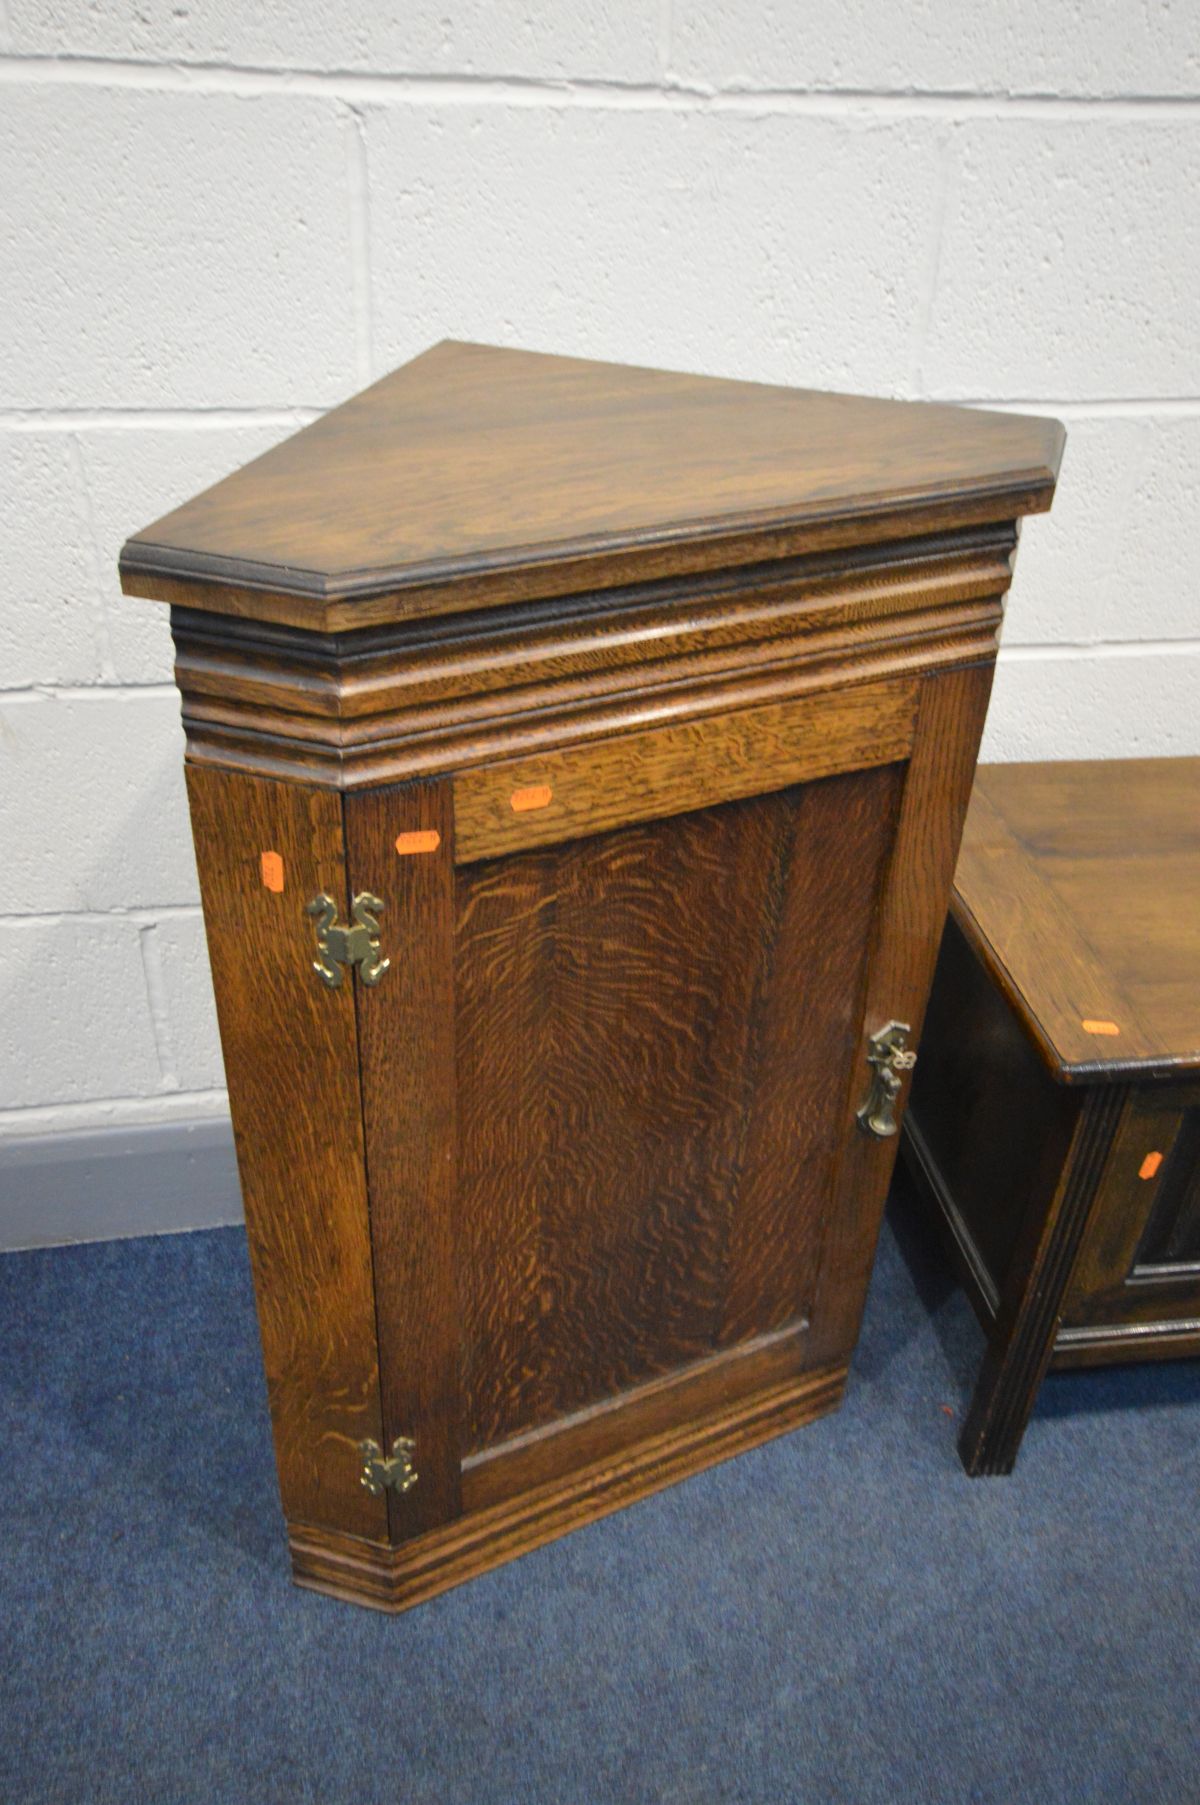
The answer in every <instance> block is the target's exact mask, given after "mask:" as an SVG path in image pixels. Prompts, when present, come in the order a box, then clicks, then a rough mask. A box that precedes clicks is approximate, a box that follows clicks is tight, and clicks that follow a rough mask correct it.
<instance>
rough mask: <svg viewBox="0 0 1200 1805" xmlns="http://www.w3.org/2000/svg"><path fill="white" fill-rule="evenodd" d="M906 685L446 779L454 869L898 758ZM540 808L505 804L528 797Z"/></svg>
mask: <svg viewBox="0 0 1200 1805" xmlns="http://www.w3.org/2000/svg"><path fill="white" fill-rule="evenodd" d="M916 697H917V685H916V683H915V681H913V680H912V679H894V680H893V681H891V682H888V683H864V684H858V685H854V686H851V687H849V688H846V689H844V690H841V691H839V692H837V693H836V694H833V695H829V694H817V695H807V696H798V697H795V698H793V699H792V700H790V701H786V702H768V703H766V704H764V705H762V706H760V707H758V708H741V709H736V710H733V711H730V712H726V713H722V714H718V715H706V716H702V717H701V718H699V719H697V720H693V721H687V722H682V723H680V724H678V725H674V726H666V727H651V728H647V729H646V730H645V731H644V732H642V733H628V734H621V735H618V736H616V737H614V738H611V739H604V740H601V741H599V742H598V743H597V744H595V745H589V746H579V747H575V748H572V749H570V750H566V751H555V752H547V753H545V754H543V755H542V756H541V757H539V758H527V759H513V760H508V761H505V762H502V763H498V764H494V765H487V766H484V767H482V768H480V769H478V770H472V771H465V772H463V773H462V774H461V775H460V776H459V777H457V778H455V780H454V803H455V812H456V817H457V821H458V840H457V846H458V857H459V859H460V860H461V861H462V862H463V863H464V864H466V863H469V862H470V861H472V860H474V859H486V858H494V857H496V856H497V855H498V854H500V853H505V852H517V851H520V850H522V849H524V848H525V847H528V846H545V845H550V844H553V843H554V842H555V841H559V840H566V839H571V838H573V837H575V836H576V835H579V834H594V833H601V832H603V831H604V830H605V829H606V828H610V827H615V826H618V825H620V826H626V825H629V824H630V823H632V822H635V821H645V820H654V819H659V818H662V817H663V816H666V815H674V814H685V813H687V812H688V811H690V810H693V809H698V808H701V807H704V806H705V805H708V804H713V803H720V802H728V801H732V800H734V799H735V798H738V797H742V796H754V795H761V794H762V793H764V792H765V791H768V790H772V789H785V788H787V787H788V786H789V785H790V784H795V783H799V782H800V781H801V780H802V779H806V778H816V777H828V776H830V775H831V774H832V773H833V772H836V771H844V770H847V769H854V768H859V767H865V766H869V765H886V764H892V763H894V762H895V761H896V760H897V759H903V758H906V757H907V756H908V751H909V747H910V746H911V744H912V734H913V718H914V715H915V713H916ZM543 790H544V791H545V792H546V795H545V800H544V802H542V799H541V797H540V795H539V804H540V806H538V807H536V808H529V807H528V805H527V804H526V806H524V807H514V805H513V797H514V795H515V796H518V797H521V796H522V795H527V794H528V792H530V791H537V792H541V791H543Z"/></svg>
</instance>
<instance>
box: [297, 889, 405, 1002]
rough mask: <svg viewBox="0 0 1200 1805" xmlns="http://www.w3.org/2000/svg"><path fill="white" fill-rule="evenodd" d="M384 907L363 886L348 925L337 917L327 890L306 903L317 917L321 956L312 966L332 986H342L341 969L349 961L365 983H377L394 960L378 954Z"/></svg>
mask: <svg viewBox="0 0 1200 1805" xmlns="http://www.w3.org/2000/svg"><path fill="white" fill-rule="evenodd" d="M382 908H383V904H382V902H381V901H380V900H379V898H378V897H377V896H372V895H371V892H370V891H369V890H360V891H359V893H358V895H357V896H356V897H355V898H354V902H353V904H352V905H351V909H350V913H351V916H352V917H353V924H352V926H350V927H346V926H344V925H343V923H341V922H339V920H338V918H337V904H336V903H335V902H334V900H333V898H332V896H327V895H326V894H325V892H324V891H322V892H321V894H320V896H314V897H313V899H312V901H311V902H310V903H305V905H304V913H305V914H306V915H315V916H316V918H317V951H318V953H319V954H320V957H319V958H317V959H314V960H313V970H314V971H315V972H316V974H317V976H318V977H319V978H320V980H321V982H322V984H325V985H328V987H329V989H330V990H337V989H338V988H339V987H340V985H341V982H342V971H343V968H344V967H345V966H347V965H357V967H358V975H359V977H360V978H361V979H362V981H363V983H364V984H378V982H379V980H380V978H382V976H383V974H384V972H385V971H386V970H387V968H388V966H389V965H390V964H391V960H390V959H381V958H380V957H379V921H378V916H379V911H380V910H381V909H382Z"/></svg>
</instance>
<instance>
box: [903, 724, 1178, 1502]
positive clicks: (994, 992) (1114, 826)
mask: <svg viewBox="0 0 1200 1805" xmlns="http://www.w3.org/2000/svg"><path fill="white" fill-rule="evenodd" d="M1197 880H1200V760H1196V759H1175V760H1170V759H1149V760H1145V761H1139V762H1134V761H1114V762H1110V763H1092V764H1078V763H1077V764H1055V765H1011V766H1003V765H997V766H988V767H984V768H982V769H981V770H980V772H979V774H978V778H977V782H976V789H975V795H974V797H973V799H972V802H971V809H970V813H969V816H968V820H967V828H966V832H965V835H964V839H963V848H962V856H961V858H960V861H959V867H958V872H957V875H956V879H955V891H954V900H953V907H952V915H951V919H950V921H949V922H948V924H947V927H946V932H945V937H944V940H943V944H942V951H941V956H940V959H939V963H938V971H937V977H936V980H935V983H934V988H933V997H932V1002H931V1007H930V1015H929V1022H928V1027H927V1031H926V1036H925V1041H924V1043H923V1045H922V1050H921V1064H920V1066H919V1068H918V1072H917V1076H916V1080H915V1083H914V1086H913V1100H912V1109H911V1112H910V1115H909V1118H908V1122H907V1125H906V1135H907V1153H908V1160H909V1166H910V1169H911V1170H912V1172H913V1174H914V1177H915V1178H916V1180H917V1184H918V1189H919V1190H920V1191H921V1192H922V1194H923V1195H924V1197H925V1198H926V1200H927V1202H928V1204H929V1206H930V1207H931V1208H932V1209H933V1210H934V1211H935V1212H936V1214H937V1215H938V1217H939V1219H940V1220H941V1221H942V1223H943V1224H944V1226H945V1228H946V1230H947V1231H948V1235H949V1238H950V1241H951V1245H952V1248H953V1251H954V1253H955V1256H956V1260H957V1263H958V1265H959V1268H960V1271H961V1272H962V1275H963V1277H964V1281H965V1283H966V1284H967V1288H968V1291H969V1294H970V1295H971V1297H972V1301H973V1302H974V1304H975V1307H976V1309H977V1311H978V1313H979V1315H980V1318H981V1320H982V1321H983V1323H984V1326H985V1328H986V1330H987V1333H988V1353H987V1355H986V1358H985V1360H984V1364H983V1368H982V1370H981V1372H980V1375H979V1379H978V1382H977V1385H976V1390H975V1397H974V1401H973V1403H972V1406H971V1409H970V1412H969V1414H968V1417H967V1420H966V1423H965V1425H964V1428H963V1433H962V1439H961V1441H960V1450H961V1453H962V1456H963V1461H964V1464H965V1465H966V1466H967V1469H968V1471H969V1472H972V1473H999V1472H1008V1471H1009V1470H1010V1469H1011V1467H1012V1465H1013V1463H1014V1461H1015V1459H1016V1455H1017V1450H1018V1448H1019V1446H1020V1441H1021V1437H1022V1434H1023V1432H1024V1429H1025V1425H1026V1422H1027V1420H1028V1416H1029V1413H1030V1410H1031V1408H1032V1406H1033V1402H1034V1399H1035V1397H1036V1394H1037V1388H1038V1386H1039V1385H1040V1383H1041V1379H1042V1376H1043V1374H1044V1373H1045V1371H1046V1370H1047V1369H1048V1368H1049V1367H1051V1366H1054V1367H1064V1366H1080V1365H1087V1364H1094V1363H1095V1362H1098V1361H1105V1360H1131V1359H1143V1358H1153V1359H1160V1358H1166V1357H1169V1356H1174V1355H1180V1354H1193V1355H1194V1354H1197V1353H1200V1075H1198V1074H1200V913H1198V911H1197V910H1196V907H1195V897H1196V894H1197Z"/></svg>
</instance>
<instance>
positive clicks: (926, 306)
mask: <svg viewBox="0 0 1200 1805" xmlns="http://www.w3.org/2000/svg"><path fill="white" fill-rule="evenodd" d="M938 150H939V155H938V164H939V167H938V184H937V194H936V196H935V199H934V207H933V230H932V232H931V234H930V238H931V243H930V247H929V256H928V260H927V263H926V266H925V293H924V295H923V297H922V301H921V306H920V308H919V310H918V315H917V323H916V328H915V330H914V333H913V348H912V361H911V364H910V372H911V382H912V391H913V393H914V394H920V393H921V391H922V389H923V387H924V382H925V351H926V347H927V345H928V343H929V329H930V326H931V324H932V321H933V310H934V306H935V303H936V301H937V291H938V283H939V281H940V280H941V273H942V246H943V244H944V243H945V239H946V216H947V213H948V212H949V208H950V185H951V181H952V179H953V176H954V172H955V157H954V128H953V127H951V128H950V129H949V130H948V131H947V132H946V133H945V135H944V136H943V138H942V140H941V142H940V145H939V147H938Z"/></svg>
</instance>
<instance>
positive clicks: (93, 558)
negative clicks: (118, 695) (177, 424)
mask: <svg viewBox="0 0 1200 1805" xmlns="http://www.w3.org/2000/svg"><path fill="white" fill-rule="evenodd" d="M67 456H68V457H69V459H70V463H71V474H72V476H73V477H74V479H75V489H76V492H77V493H78V496H79V504H80V509H81V512H82V515H83V519H82V522H81V525H82V526H83V529H84V534H85V537H86V539H87V545H88V563H89V565H90V567H91V576H92V581H91V593H90V595H89V596H88V618H89V620H90V622H91V627H92V632H93V634H94V635H95V640H96V655H97V659H98V661H99V665H100V681H101V683H115V682H116V681H117V661H116V656H115V654H114V652H113V641H112V626H111V623H110V621H109V618H108V608H107V606H106V605H105V601H104V581H103V578H102V575H101V553H100V535H99V533H98V532H97V530H96V511H95V509H94V508H93V506H92V491H91V488H90V486H89V484H88V479H87V470H86V468H85V466H84V462H83V448H82V447H81V445H80V443H79V438H78V435H77V434H75V433H72V434H71V436H70V438H69V439H68V440H67Z"/></svg>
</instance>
